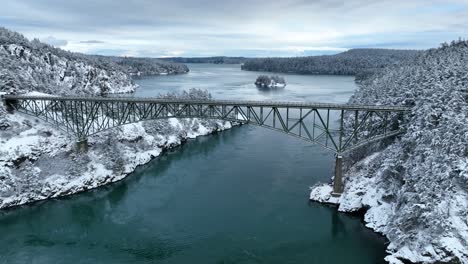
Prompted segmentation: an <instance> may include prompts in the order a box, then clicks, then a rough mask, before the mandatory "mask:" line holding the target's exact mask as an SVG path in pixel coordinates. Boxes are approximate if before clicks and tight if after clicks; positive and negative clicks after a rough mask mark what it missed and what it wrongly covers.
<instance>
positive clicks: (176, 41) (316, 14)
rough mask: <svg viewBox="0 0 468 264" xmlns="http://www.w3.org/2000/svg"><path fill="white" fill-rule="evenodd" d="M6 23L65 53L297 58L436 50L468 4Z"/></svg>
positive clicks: (156, 5)
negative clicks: (345, 51) (60, 42)
mask: <svg viewBox="0 0 468 264" xmlns="http://www.w3.org/2000/svg"><path fill="white" fill-rule="evenodd" d="M0 25H3V26H6V27H8V28H11V29H13V30H18V31H20V32H21V33H24V34H25V35H26V36H27V37H30V38H32V37H39V38H47V36H50V35H53V36H55V37H56V38H59V39H67V40H68V43H67V44H66V46H65V48H66V49H70V50H73V51H79V52H89V53H94V52H100V51H102V50H106V51H115V52H116V55H121V54H129V55H132V54H133V55H136V56H139V55H144V54H155V55H156V54H159V55H161V54H162V55H164V54H181V55H182V56H197V55H206V56H208V55H223V54H231V55H243V53H248V54H251V55H252V56H255V54H257V55H258V56H260V55H263V54H271V55H274V54H275V53H276V54H278V55H284V56H287V55H289V56H291V55H301V54H305V53H306V54H307V53H320V52H323V53H330V52H334V50H335V51H338V50H342V48H349V47H358V46H366V47H386V45H388V46H391V47H392V48H398V47H401V48H428V47H432V46H437V45H438V44H439V43H440V42H442V41H445V40H447V41H449V40H451V39H456V38H458V37H459V36H464V35H466V34H467V33H468V3H467V2H466V0H413V1H407V0H382V1H374V0H352V1H345V0H342V1H341V0H278V1H271V0H269V1H266V0H250V1H242V0H222V1H221V0H198V1H193V0H171V1H167V0H132V1H117V0H100V1H95V0H80V1H77V0H68V1H63V0H22V1H16V0H6V1H3V3H2V9H1V10H0ZM428 32H430V33H428ZM83 40H84V41H83ZM90 44H94V45H90ZM255 52H257V53H255Z"/></svg>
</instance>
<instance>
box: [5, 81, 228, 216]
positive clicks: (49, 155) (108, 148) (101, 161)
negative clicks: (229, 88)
mask: <svg viewBox="0 0 468 264" xmlns="http://www.w3.org/2000/svg"><path fill="white" fill-rule="evenodd" d="M168 96H169V97H171V98H174V97H179V98H180V97H182V98H198V99H204V98H206V96H207V94H206V93H203V92H200V91H198V90H191V92H190V93H183V94H177V95H176V94H170V95H168ZM230 127H231V123H230V122H224V121H215V120H199V119H175V118H173V119H168V120H155V121H145V122H139V123H136V124H128V125H124V126H121V127H117V128H114V129H111V130H108V131H106V132H102V133H99V134H97V135H95V136H92V137H90V138H89V150H88V151H87V152H78V151H77V150H76V146H75V142H74V139H73V138H68V137H67V135H65V134H64V133H63V132H62V131H61V130H58V129H56V128H54V127H53V126H51V125H50V124H48V123H44V122H43V121H40V120H38V119H37V118H35V117H30V116H26V115H22V114H7V113H6V112H5V109H4V108H3V106H0V208H5V207H11V206H15V205H20V204H24V203H28V202H33V201H37V200H43V199H47V198H52V197H59V196H64V195H69V194H73V193H76V192H80V191H84V190H87V189H91V188H95V187H98V186H102V185H105V184H108V183H111V182H115V181H118V180H120V179H123V178H124V177H125V176H126V175H127V174H129V173H131V172H133V170H134V169H135V168H136V167H137V166H138V165H141V164H145V163H147V162H149V161H150V160H151V159H152V158H154V157H156V156H158V155H160V154H161V152H162V151H163V150H164V149H167V148H172V147H175V146H178V145H180V144H181V143H182V142H183V141H185V140H186V139H188V138H195V137H197V136H200V135H207V134H210V133H213V132H216V131H220V130H224V129H228V128H230Z"/></svg>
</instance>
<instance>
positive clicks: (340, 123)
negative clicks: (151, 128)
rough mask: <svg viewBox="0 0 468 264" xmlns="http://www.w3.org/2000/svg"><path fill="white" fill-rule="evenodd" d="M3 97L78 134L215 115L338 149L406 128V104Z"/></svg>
mask: <svg viewBox="0 0 468 264" xmlns="http://www.w3.org/2000/svg"><path fill="white" fill-rule="evenodd" d="M2 99H3V101H4V103H5V105H6V106H7V108H8V109H14V110H17V111H19V112H22V113H25V114H29V115H33V116H36V117H38V118H40V119H43V120H45V121H46V122H49V123H51V124H54V125H56V126H58V127H59V128H61V129H62V130H64V131H65V132H67V133H68V134H70V135H72V136H74V137H76V138H77V139H78V141H81V140H86V139H87V137H89V136H91V135H94V134H96V133H99V132H101V131H104V130H107V129H110V128H113V127H116V126H120V125H124V124H130V123H135V122H140V121H144V120H155V119H165V118H173V117H174V118H209V119H219V120H227V121H233V122H240V123H247V124H253V125H257V126H261V127H265V128H269V129H272V130H275V131H280V132H282V133H285V134H288V135H290V136H294V137H297V138H301V139H303V140H306V141H310V142H313V143H315V144H318V145H321V146H323V147H325V148H327V149H330V150H332V151H334V152H336V153H338V154H342V153H344V152H348V151H351V150H353V149H356V148H357V147H360V146H362V145H365V144H367V143H370V142H373V141H376V140H381V139H383V138H386V137H390V136H395V135H398V134H400V133H401V132H402V131H403V128H402V127H400V125H399V124H400V121H401V119H402V116H403V115H404V114H405V113H407V112H408V111H409V109H408V108H406V107H393V106H360V105H346V104H343V105H340V104H313V103H303V102H258V101H226V100H166V99H155V98H102V97H53V96H39V97H37V96H13V95H5V96H2Z"/></svg>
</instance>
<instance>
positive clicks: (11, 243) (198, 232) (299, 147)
mask: <svg viewBox="0 0 468 264" xmlns="http://www.w3.org/2000/svg"><path fill="white" fill-rule="evenodd" d="M190 67H191V69H193V71H194V72H195V73H194V74H197V73H196V72H197V71H199V72H210V74H211V75H212V76H218V77H216V78H215V77H213V78H212V79H214V80H218V81H217V85H213V86H212V87H216V88H212V89H213V91H214V92H213V94H214V95H215V97H217V98H231V96H230V92H226V91H223V89H222V87H223V85H224V84H223V81H222V80H226V79H229V78H233V77H232V76H230V77H229V78H228V77H226V78H220V77H222V76H220V75H221V74H222V73H221V72H224V71H228V70H227V69H224V70H223V71H220V72H218V71H217V66H213V65H190ZM223 67H224V68H229V69H230V70H229V71H233V72H235V71H239V70H238V69H237V68H236V67H235V66H232V65H227V66H226V65H223ZM239 74H240V76H243V77H240V79H239V80H238V83H243V82H245V83H246V84H245V85H246V87H244V88H242V87H241V88H239V89H240V90H242V89H244V90H245V89H248V88H247V87H248V85H249V84H248V79H247V78H246V76H245V75H250V74H251V75H252V76H256V75H257V73H252V72H247V73H245V72H241V73H239ZM199 76H201V77H200V78H202V77H203V76H204V75H203V74H201V75H199ZM166 77H167V78H166ZM175 77H177V76H164V77H157V78H148V79H142V80H138V81H139V82H140V84H142V85H141V89H140V91H139V94H138V95H141V96H144V93H149V91H148V90H151V91H152V92H153V93H154V92H157V91H162V90H164V89H167V88H163V87H166V85H163V86H162V87H159V85H162V84H160V83H165V82H171V83H172V85H173V89H179V88H180V87H184V82H185V86H186V87H189V86H191V85H192V84H193V83H192V82H190V81H183V80H184V78H187V79H193V78H195V77H193V76H192V77H191V76H189V75H185V76H182V78H180V79H181V80H179V81H177V79H176V78H175ZM296 78H297V80H302V81H301V83H300V84H299V85H298V87H297V90H295V89H296V88H295V86H294V85H288V87H287V88H286V89H285V90H284V91H283V92H282V94H283V95H281V96H279V95H278V94H275V93H267V94H265V95H263V93H262V92H261V91H257V90H255V87H251V88H252V89H254V90H249V91H248V92H245V93H240V94H237V97H236V98H240V99H243V98H246V97H249V96H250V95H249V94H256V96H258V98H257V99H260V100H262V99H263V98H267V97H268V98H271V97H281V98H282V99H284V100H290V99H291V98H292V97H297V98H299V99H300V98H303V99H305V100H307V99H309V98H311V96H312V95H313V94H314V93H315V91H305V92H303V93H302V95H300V92H299V90H300V89H302V88H301V87H305V86H307V84H308V83H309V84H310V86H312V87H313V86H314V85H317V82H320V81H321V80H319V81H317V80H316V79H315V77H313V76H300V75H297V76H292V75H291V76H288V77H287V78H286V80H287V81H288V79H296ZM320 78H322V79H327V78H328V82H327V84H328V86H327V87H333V85H336V86H340V87H341V89H344V88H343V87H342V86H343V85H344V84H347V86H346V89H344V90H345V92H343V93H342V94H340V95H339V96H338V97H337V96H334V95H332V93H333V91H330V93H328V94H327V93H325V94H322V97H321V98H327V97H328V99H330V100H332V99H334V102H342V101H345V100H346V98H347V96H349V93H350V92H352V90H353V89H355V87H354V84H353V81H352V78H349V77H338V78H336V77H331V76H320ZM195 79H196V78H195ZM151 83H153V85H151ZM200 83H203V82H200ZM210 85H211V84H210ZM220 87H221V88H220ZM288 89H290V90H291V94H293V95H291V96H290V95H289V93H288ZM312 90H313V88H312ZM295 94H299V95H297V96H296V95H295ZM319 101H320V100H319ZM332 166H333V154H332V153H330V152H328V151H327V150H323V149H321V148H319V147H317V146H314V145H310V144H309V143H306V142H303V141H301V140H298V139H296V138H292V137H287V136H285V135H283V134H280V133H278V132H274V131H270V130H267V129H262V128H257V127H251V126H241V127H236V128H233V129H231V130H229V131H225V132H222V133H217V134H215V135H210V136H206V137H200V138H197V139H195V140H190V141H188V142H187V143H186V144H184V145H183V146H181V147H178V148H176V149H173V150H171V151H169V152H166V153H165V154H163V155H162V156H160V157H158V158H156V159H155V160H153V161H152V162H150V163H149V164H147V165H145V166H142V167H140V168H139V169H138V170H137V171H136V172H135V173H133V174H132V175H129V177H127V178H126V179H124V180H123V181H121V182H119V183H116V184H112V185H109V186H105V187H102V188H98V189H95V190H92V191H89V192H86V193H82V194H78V195H74V196H71V197H67V198H61V199H55V200H49V201H45V202H40V203H36V204H32V205H27V206H22V207H18V208H15V209H11V210H6V211H1V212H0V234H1V239H0V263H383V257H384V255H385V244H384V243H385V241H384V240H383V239H382V238H381V237H379V236H378V235H376V234H374V233H373V232H372V231H370V230H368V229H366V228H365V227H364V226H363V224H362V223H361V220H360V219H359V218H357V217H351V216H349V215H346V214H341V213H337V212H336V209H333V208H329V207H327V206H323V205H320V204H316V203H309V202H308V194H309V192H308V188H309V186H311V185H313V184H315V183H316V182H318V181H328V180H329V177H330V174H331V172H332Z"/></svg>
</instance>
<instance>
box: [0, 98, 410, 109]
mask: <svg viewBox="0 0 468 264" xmlns="http://www.w3.org/2000/svg"><path fill="white" fill-rule="evenodd" d="M2 98H3V99H4V100H47V101H51V100H58V101H88V102H134V103H161V104H191V105H227V106H232V105H236V106H251V107H260V106H263V107H288V108H313V109H333V110H375V111H382V112H386V111H391V112H407V111H409V110H410V108H408V107H403V106H382V105H352V104H329V103H312V102H285V101H248V100H191V99H190V100H188V99H164V98H139V97H78V96H67V97H60V96H25V95H3V96H2Z"/></svg>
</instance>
